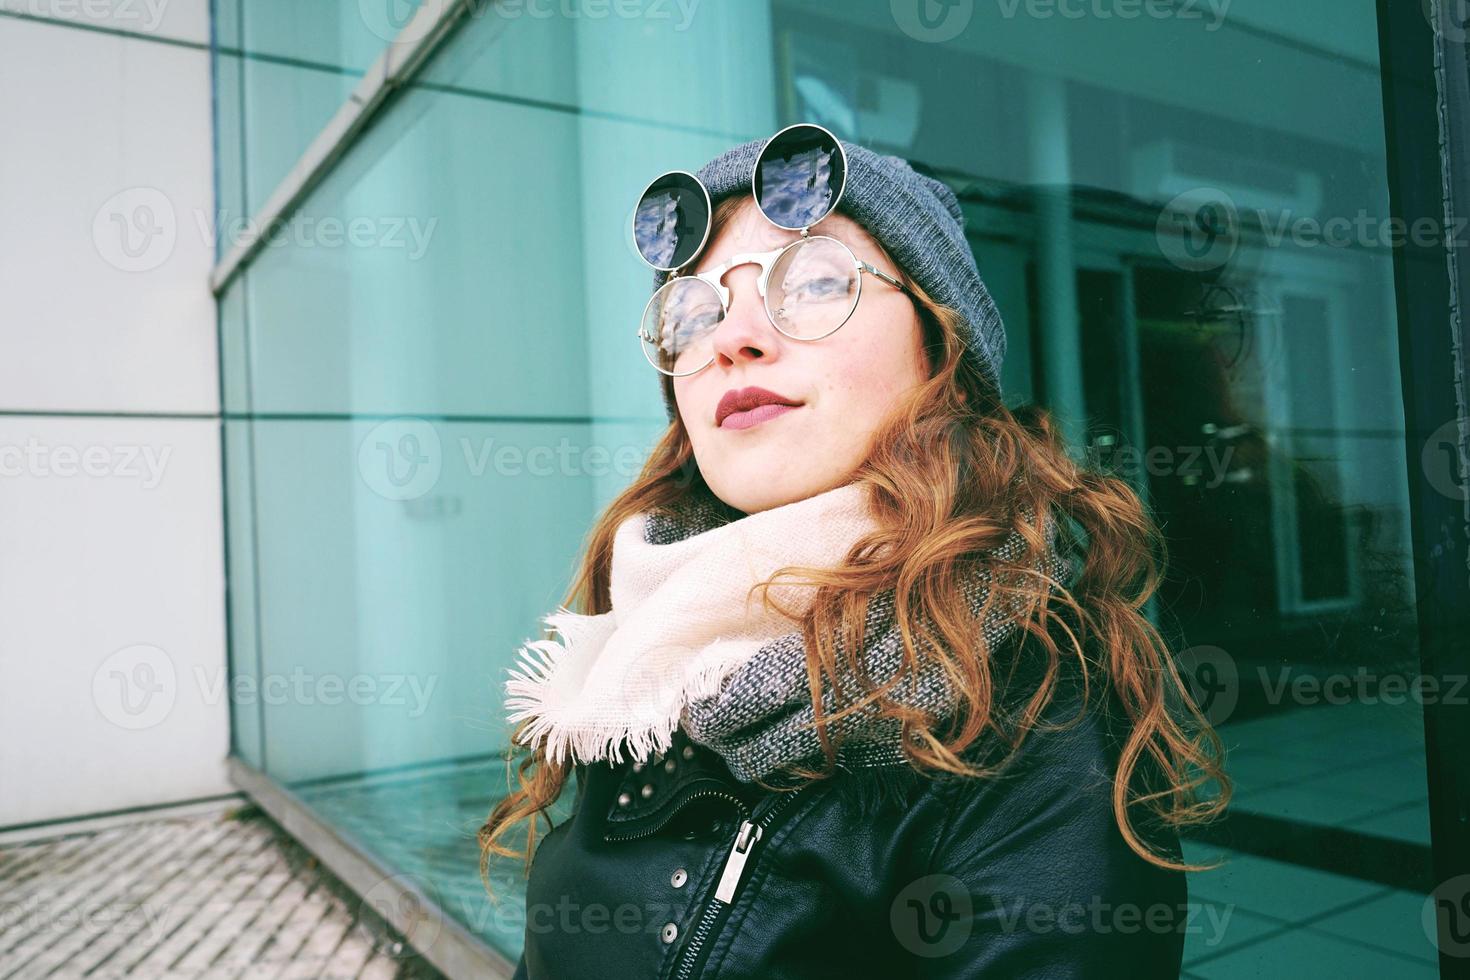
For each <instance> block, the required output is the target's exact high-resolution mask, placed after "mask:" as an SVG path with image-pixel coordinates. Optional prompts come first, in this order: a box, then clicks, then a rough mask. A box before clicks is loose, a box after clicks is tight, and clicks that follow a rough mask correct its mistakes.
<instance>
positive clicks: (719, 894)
mask: <svg viewBox="0 0 1470 980" xmlns="http://www.w3.org/2000/svg"><path fill="white" fill-rule="evenodd" d="M760 839H761V829H760V827H758V826H756V825H755V824H753V823H751V822H750V821H749V820H745V821H742V822H741V824H740V833H738V834H736V835H735V846H734V847H732V848H730V857H729V858H728V859H726V861H725V870H724V871H722V872H720V884H719V887H718V888H716V889H715V898H716V899H717V900H718V901H721V902H724V903H725V904H726V905H729V904H730V903H731V902H732V901H733V900H734V898H735V887H736V886H737V885H739V884H740V875H741V874H742V873H743V872H744V871H745V861H746V859H747V858H749V857H750V852H751V850H752V849H753V848H754V847H755V843H756V841H758V840H760Z"/></svg>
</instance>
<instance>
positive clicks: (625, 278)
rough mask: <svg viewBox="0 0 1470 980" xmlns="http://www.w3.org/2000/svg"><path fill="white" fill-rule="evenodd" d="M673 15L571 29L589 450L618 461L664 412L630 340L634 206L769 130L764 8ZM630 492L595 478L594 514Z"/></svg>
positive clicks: (710, 8)
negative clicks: (646, 192)
mask: <svg viewBox="0 0 1470 980" xmlns="http://www.w3.org/2000/svg"><path fill="white" fill-rule="evenodd" d="M680 6H681V5H678V4H670V5H668V6H667V7H665V6H663V5H652V6H650V7H649V8H648V10H647V11H646V12H645V13H646V14H647V15H646V16H640V17H618V16H616V15H613V16H609V17H606V18H602V19H597V20H592V19H589V18H585V17H584V18H582V19H581V20H579V21H578V22H577V35H576V51H577V63H576V70H577V78H578V93H579V104H580V106H581V108H582V109H583V110H584V112H585V114H584V115H583V116H582V117H581V118H582V120H583V121H582V125H581V128H580V137H581V157H582V180H581V214H580V216H578V215H568V216H567V219H568V220H570V221H576V220H579V219H580V221H581V222H582V227H583V230H584V234H583V236H582V241H583V254H584V256H585V263H584V279H583V283H584V288H585V289H586V291H587V309H588V317H587V353H588V378H589V383H590V385H591V398H590V399H589V401H590V405H591V411H592V415H593V425H592V431H591V434H590V438H591V439H592V441H593V444H594V445H599V446H604V447H606V448H607V449H608V450H609V451H611V452H612V453H614V454H616V453H617V451H618V450H619V449H620V448H622V447H627V446H637V447H639V450H640V457H639V458H640V459H641V451H642V450H643V449H645V448H646V447H648V446H650V445H651V444H652V442H653V441H654V440H655V439H656V438H657V437H658V435H659V434H660V433H661V432H662V431H663V428H664V422H663V419H664V407H663V401H662V397H661V394H660V391H661V389H660V384H659V381H660V379H659V376H658V373H657V372H656V371H655V370H654V369H653V368H652V367H651V366H649V364H648V362H647V361H646V360H645V359H644V356H643V353H642V351H641V350H640V349H639V347H638V341H637V339H636V334H637V328H638V317H639V315H640V314H641V313H642V312H643V307H644V304H646V303H647V301H648V297H649V296H650V295H651V294H652V289H653V273H652V271H651V270H649V268H648V267H647V266H646V265H644V264H643V262H642V261H641V260H640V259H639V258H638V254H637V252H636V251H635V250H634V248H633V244H632V239H631V235H630V232H629V223H630V221H631V218H632V213H633V207H634V205H635V204H636V202H637V198H638V194H639V192H640V191H642V190H643V188H644V186H645V185H647V184H648V182H649V181H650V180H652V179H653V178H654V177H656V176H658V175H659V174H660V173H662V172H664V171H666V170H673V169H685V170H689V171H691V172H692V171H695V170H697V169H698V168H699V167H700V166H701V165H702V164H703V163H704V162H705V161H706V160H708V159H709V158H710V157H712V156H714V155H715V154H717V153H719V152H720V151H721V150H724V149H726V148H728V147H730V146H732V145H734V144H735V143H738V142H744V141H745V140H747V139H753V138H756V137H760V136H764V135H768V134H770V133H772V132H774V131H775V130H776V93H775V67H774V50H773V47H774V46H773V41H772V36H771V13H770V8H769V6H768V5H766V4H718V5H716V4H701V5H697V6H694V7H692V8H691V11H690V14H689V16H688V20H687V21H686V20H684V19H683V17H684V14H683V13H682V12H681V11H680ZM654 10H657V11H659V12H664V11H667V16H666V17H662V18H655V17H652V16H651V12H652V11H654ZM629 417H632V418H634V419H635V421H632V422H627V421H608V420H610V419H627V418H629ZM627 481H628V476H627V474H626V473H623V472H614V473H610V474H609V475H608V476H606V477H597V478H595V489H594V493H595V498H596V499H595V500H594V501H593V504H594V507H600V506H601V505H602V504H604V503H605V502H606V501H607V500H609V499H611V497H612V496H613V495H614V494H615V493H616V492H617V490H618V489H620V488H621V487H622V486H623V485H625V484H626V483H627Z"/></svg>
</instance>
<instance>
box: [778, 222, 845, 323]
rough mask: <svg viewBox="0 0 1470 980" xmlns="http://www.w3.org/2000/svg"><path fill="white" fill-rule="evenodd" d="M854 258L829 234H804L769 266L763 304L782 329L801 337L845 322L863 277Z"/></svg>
mask: <svg viewBox="0 0 1470 980" xmlns="http://www.w3.org/2000/svg"><path fill="white" fill-rule="evenodd" d="M861 275H862V273H861V272H859V271H858V267H857V259H856V258H854V257H853V254H852V252H850V251H849V250H848V248H847V246H846V245H843V244H842V243H841V242H839V241H837V240H836V239H833V238H820V237H819V238H806V239H803V240H801V241H799V242H797V243H795V244H794V245H792V246H791V247H790V248H788V249H787V250H786V251H785V252H783V253H781V257H780V258H779V259H777V260H776V264H775V265H774V266H772V267H771V279H770V282H769V283H768V284H767V285H766V307H767V309H768V310H769V311H770V314H771V320H772V322H774V323H775V324H776V326H777V327H778V328H779V329H780V330H781V332H782V333H785V334H787V335H788V336H791V337H796V338H798V339H800V340H815V339H817V338H819V337H825V336H826V335H827V334H829V333H831V332H832V331H834V330H836V329H837V328H838V327H840V326H842V324H843V323H845V322H846V321H847V318H848V317H849V316H850V315H851V314H852V311H853V307H855V306H857V301H858V290H859V289H860V288H861V285H862V282H861V279H860V278H859V277H860V276H861Z"/></svg>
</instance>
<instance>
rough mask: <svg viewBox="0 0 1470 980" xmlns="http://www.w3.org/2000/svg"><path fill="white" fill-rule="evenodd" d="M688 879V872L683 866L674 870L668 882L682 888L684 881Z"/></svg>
mask: <svg viewBox="0 0 1470 980" xmlns="http://www.w3.org/2000/svg"><path fill="white" fill-rule="evenodd" d="M688 880H689V872H687V871H685V870H684V869H683V868H680V869H679V870H677V871H675V872H674V876H673V877H672V878H670V879H669V884H671V885H673V886H674V887H675V888H683V887H684V882H686V881H688Z"/></svg>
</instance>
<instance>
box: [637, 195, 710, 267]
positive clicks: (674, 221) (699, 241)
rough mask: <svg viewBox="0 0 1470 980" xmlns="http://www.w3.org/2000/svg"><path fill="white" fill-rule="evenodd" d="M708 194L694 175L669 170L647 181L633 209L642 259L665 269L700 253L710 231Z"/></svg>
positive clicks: (681, 263) (679, 264) (676, 265)
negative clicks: (650, 181)
mask: <svg viewBox="0 0 1470 980" xmlns="http://www.w3.org/2000/svg"><path fill="white" fill-rule="evenodd" d="M709 219H710V204H709V194H708V193H707V192H706V191H705V187H704V185H703V184H701V183H700V182H699V180H698V179H697V178H696V177H695V176H694V175H693V174H689V173H685V172H684V171H682V170H674V171H670V172H669V173H666V174H664V175H662V176H661V177H658V178H656V179H655V180H654V181H653V183H651V184H649V185H648V189H647V190H645V191H644V192H643V196H642V197H640V198H639V199H638V206H637V207H636V208H635V209H634V210H633V243H634V244H635V245H636V246H637V247H638V254H639V255H641V256H643V261H645V262H647V263H648V264H649V265H651V266H653V267H654V268H655V269H661V270H663V271H665V272H668V271H671V270H673V269H677V268H679V267H680V266H682V265H684V264H685V263H686V262H688V261H689V260H690V259H692V258H694V257H695V256H696V255H698V254H699V250H700V249H701V248H703V247H704V240H705V238H706V237H708V235H709Z"/></svg>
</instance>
